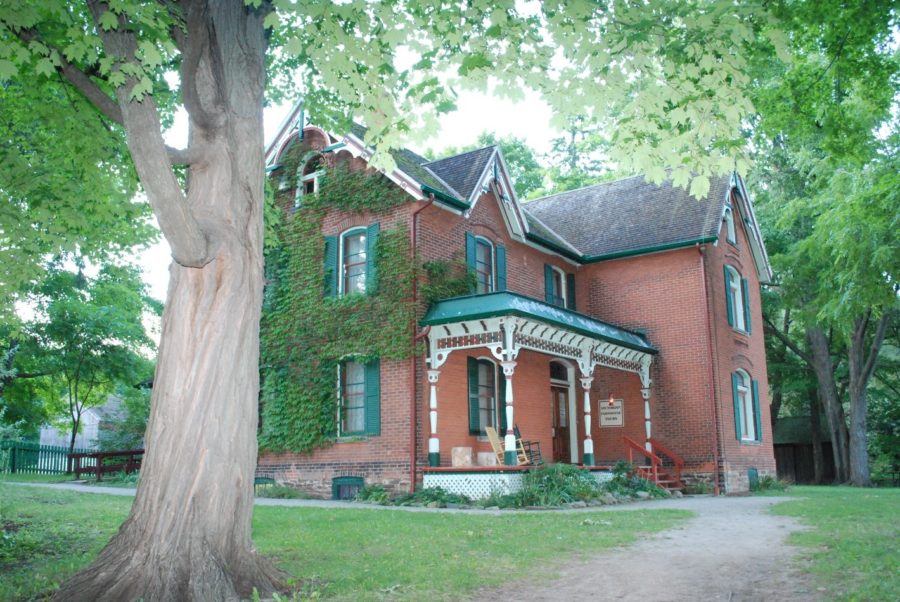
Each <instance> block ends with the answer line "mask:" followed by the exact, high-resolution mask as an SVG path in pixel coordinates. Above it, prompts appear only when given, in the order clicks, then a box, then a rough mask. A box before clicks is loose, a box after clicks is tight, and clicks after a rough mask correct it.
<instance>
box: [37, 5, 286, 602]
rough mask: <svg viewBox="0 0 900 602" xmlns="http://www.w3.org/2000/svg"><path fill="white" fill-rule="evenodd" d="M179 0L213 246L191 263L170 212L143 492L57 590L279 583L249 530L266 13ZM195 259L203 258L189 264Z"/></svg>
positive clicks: (198, 193)
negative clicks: (169, 256) (169, 259)
mask: <svg viewBox="0 0 900 602" xmlns="http://www.w3.org/2000/svg"><path fill="white" fill-rule="evenodd" d="M185 4H186V5H187V7H186V8H185V18H186V21H187V26H186V29H185V32H186V33H183V34H182V37H181V38H179V37H178V35H177V34H176V38H177V39H178V40H179V43H180V46H181V49H182V52H183V53H184V64H185V67H183V71H182V86H183V89H184V90H185V93H184V96H185V104H186V106H187V108H188V111H189V114H190V117H191V143H190V144H191V148H199V149H200V150H201V151H202V157H203V158H202V160H200V161H192V165H191V170H190V173H189V176H188V181H189V189H188V191H187V198H186V202H187V204H188V206H189V209H190V212H191V214H192V216H193V217H194V218H195V220H196V224H199V226H200V228H201V230H202V232H203V235H204V236H205V238H206V242H205V246H206V248H208V255H207V256H206V257H205V259H204V261H195V260H196V259H197V258H198V257H200V256H199V255H197V252H198V250H200V251H202V249H203V248H204V244H196V245H193V246H191V245H190V244H188V245H184V244H181V243H183V242H184V241H185V240H187V238H188V237H189V236H190V235H191V233H189V232H188V233H185V232H183V231H178V232H174V233H173V232H171V229H172V228H173V222H172V221H171V220H172V219H176V220H177V219H180V217H179V216H178V215H175V218H172V215H171V214H170V215H169V216H168V220H167V219H163V218H162V217H161V218H160V223H161V226H162V228H163V231H164V232H165V233H166V237H167V239H169V240H170V241H174V242H173V245H172V247H173V256H174V257H175V259H176V261H175V262H173V264H172V266H171V268H170V272H171V281H170V284H169V291H168V298H167V301H166V308H165V312H164V314H163V328H162V337H161V343H160V348H159V360H158V364H157V368H156V375H155V378H154V383H153V385H154V386H153V397H152V400H151V412H150V419H149V423H148V427H147V435H146V443H147V445H146V447H147V453H146V456H145V459H144V464H143V467H142V469H141V479H140V484H139V486H138V491H137V497H136V499H135V502H134V505H133V507H132V509H131V514H130V515H129V517H128V519H127V520H126V521H125V523H124V524H123V525H122V527H121V528H120V530H119V532H118V534H117V535H116V536H115V537H114V538H113V539H112V541H110V543H109V544H108V545H107V546H106V548H104V549H103V551H102V552H101V553H100V555H99V556H98V557H97V559H96V560H95V561H94V563H93V564H91V565H90V566H89V567H88V568H86V569H85V570H83V571H81V572H80V573H79V574H78V575H76V576H75V577H74V578H72V579H71V580H69V581H68V582H66V583H65V584H64V585H63V587H62V588H61V589H60V590H59V591H58V592H57V594H56V595H55V596H54V600H66V601H67V602H69V601H73V600H91V601H93V600H110V601H113V600H114V601H120V600H137V599H143V600H147V601H148V602H149V601H156V600H173V601H174V600H238V599H241V598H244V599H246V598H249V597H250V596H251V594H252V590H253V588H257V590H258V591H259V592H260V593H261V594H263V595H270V594H271V592H273V591H275V590H277V589H280V584H281V583H282V582H283V579H282V578H283V575H282V574H280V573H279V572H278V571H277V570H276V569H275V568H274V567H273V566H272V565H270V563H268V562H267V561H266V560H264V559H262V558H261V557H260V556H259V555H257V553H256V551H255V549H254V548H253V543H252V541H251V533H250V526H251V515H252V511H253V479H254V473H255V468H256V454H257V444H256V428H257V411H256V408H257V402H258V392H259V365H258V357H259V316H260V306H261V301H262V284H263V278H262V274H263V271H262V232H263V230H262V209H263V181H264V166H263V163H264V157H263V139H262V133H263V127H262V94H263V89H264V83H265V82H264V79H265V62H264V51H265V38H264V32H263V27H262V20H263V17H264V15H263V14H261V13H259V12H256V11H253V10H252V9H250V8H247V7H245V6H244V5H243V2H240V1H232V2H227V3H226V2H217V3H213V4H211V5H210V6H207V5H206V3H205V2H202V1H200V0H198V1H197V2H186V3H185ZM191 36H193V37H192V38H191ZM185 37H187V38H189V39H186V38H185ZM104 40H105V41H106V42H107V45H109V43H110V40H112V42H116V40H115V39H112V38H111V37H109V36H107V37H105V38H104ZM126 50H127V49H126ZM122 54H125V52H124V51H123V52H122ZM119 102H120V104H121V105H122V106H123V111H125V110H132V111H136V112H137V111H143V110H144V109H145V107H134V106H131V105H128V104H127V98H124V95H123V94H122V93H120V94H119ZM129 118H132V119H139V118H140V115H138V116H137V117H133V116H131V115H129V114H127V113H126V115H125V123H126V128H128V127H129V123H130V122H129ZM140 134H141V132H133V131H131V130H130V129H129V130H128V135H129V147H130V148H131V151H132V155H133V156H134V158H135V163H136V165H137V166H138V171H139V173H140V174H141V179H142V182H144V186H145V188H146V189H148V197H151V203H153V202H154V200H153V198H152V194H151V193H152V192H153V191H154V190H156V191H159V190H160V188H159V187H157V188H154V185H155V182H153V181H152V171H153V167H154V166H153V165H150V166H149V167H148V165H147V164H143V163H142V158H141V157H139V156H138V153H139V150H138V148H139V147H140V144H142V143H144V142H146V141H145V140H133V139H132V138H133V136H137V135H140ZM142 168H143V170H142ZM148 179H150V181H148ZM163 200H165V199H163ZM168 209H171V207H170V208H168ZM176 209H177V210H183V208H176ZM154 210H155V211H156V212H157V215H158V216H159V215H160V213H159V211H158V210H157V207H156V205H154ZM196 224H195V225H196ZM175 225H176V226H177V225H178V224H177V223H176V224H175ZM188 242H191V241H188ZM195 242H196V241H195ZM185 248H187V251H184V249H185ZM182 255H183V256H184V257H190V258H191V261H183V260H181V258H180V256H182ZM194 262H196V263H201V264H203V265H201V266H195V267H185V265H184V264H186V263H187V264H191V263H194Z"/></svg>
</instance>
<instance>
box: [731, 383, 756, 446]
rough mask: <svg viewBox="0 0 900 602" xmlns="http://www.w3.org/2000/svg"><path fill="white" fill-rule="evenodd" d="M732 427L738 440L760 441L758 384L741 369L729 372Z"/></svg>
mask: <svg viewBox="0 0 900 602" xmlns="http://www.w3.org/2000/svg"><path fill="white" fill-rule="evenodd" d="M731 392H732V397H733V399H734V427H735V435H736V436H737V439H738V441H762V424H761V422H760V408H759V384H758V382H757V381H755V380H751V378H750V375H749V374H747V373H746V372H744V371H743V370H738V371H736V372H733V373H732V374H731Z"/></svg>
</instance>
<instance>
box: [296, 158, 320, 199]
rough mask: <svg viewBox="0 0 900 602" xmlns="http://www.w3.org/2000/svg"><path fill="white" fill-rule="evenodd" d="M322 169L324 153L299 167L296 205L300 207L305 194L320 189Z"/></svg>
mask: <svg viewBox="0 0 900 602" xmlns="http://www.w3.org/2000/svg"><path fill="white" fill-rule="evenodd" d="M322 173H323V171H322V155H316V156H314V157H312V158H311V159H309V160H308V161H307V162H306V163H304V164H303V165H301V166H300V168H299V169H297V189H296V190H295V191H294V207H295V208H296V207H299V206H300V202H301V199H302V198H303V197H304V196H307V195H310V194H315V193H317V192H318V191H319V176H321V175H322Z"/></svg>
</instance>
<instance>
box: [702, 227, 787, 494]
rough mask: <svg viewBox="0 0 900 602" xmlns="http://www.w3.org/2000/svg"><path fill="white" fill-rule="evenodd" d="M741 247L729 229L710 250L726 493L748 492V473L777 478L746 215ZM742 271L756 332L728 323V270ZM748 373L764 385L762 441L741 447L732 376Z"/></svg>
mask: <svg viewBox="0 0 900 602" xmlns="http://www.w3.org/2000/svg"><path fill="white" fill-rule="evenodd" d="M735 230H736V234H737V236H736V238H737V241H736V244H732V243H729V242H727V240H726V235H725V228H724V226H723V227H722V231H721V233H720V234H721V239H720V240H719V244H718V245H717V246H712V245H706V249H705V250H706V257H705V260H706V270H707V280H708V283H709V298H710V309H711V311H710V317H711V327H712V330H713V338H714V340H715V341H716V343H717V344H716V346H715V349H714V352H713V365H714V367H715V381H716V386H717V398H718V400H719V416H720V419H721V423H722V437H721V445H722V447H723V450H724V455H723V465H724V471H725V476H726V490H728V491H740V490H746V489H747V469H748V468H750V467H755V468H756V469H757V470H758V471H759V473H760V475H763V474H771V475H772V476H774V475H775V460H774V451H773V449H772V429H771V424H772V423H771V414H770V408H769V385H768V376H767V372H766V355H765V342H764V340H763V328H762V310H761V305H760V294H759V277H758V274H757V272H756V267H755V264H754V262H753V257H752V255H751V252H750V243H749V240H748V238H747V232H746V230H745V227H744V223H743V216H740V215H738V214H737V213H736V214H735ZM726 264H728V265H731V266H733V267H734V268H736V269H737V270H738V271H739V272H740V273H741V276H743V277H744V278H747V280H748V284H749V286H748V290H749V297H750V315H751V317H750V323H751V333H750V334H749V335H748V334H746V333H743V332H741V331H738V330H735V329H734V328H732V327H731V326H729V324H728V315H727V307H726V302H725V276H724V265H726ZM739 368H741V369H743V370H745V371H746V372H747V373H748V374H749V375H750V377H751V378H753V379H755V380H757V381H758V382H759V402H760V419H761V420H760V423H761V427H762V441H761V442H760V443H755V442H746V441H745V442H741V441H738V439H737V436H736V433H735V419H734V404H733V400H732V390H731V374H732V373H733V372H734V371H735V370H737V369H739Z"/></svg>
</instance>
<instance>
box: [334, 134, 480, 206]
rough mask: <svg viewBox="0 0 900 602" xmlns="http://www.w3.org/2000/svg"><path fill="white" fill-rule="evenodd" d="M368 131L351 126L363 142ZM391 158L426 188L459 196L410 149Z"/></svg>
mask: <svg viewBox="0 0 900 602" xmlns="http://www.w3.org/2000/svg"><path fill="white" fill-rule="evenodd" d="M367 130H368V128H366V126H364V125H360V124H358V123H356V122H353V123H352V124H351V125H350V133H351V134H353V135H354V136H356V137H357V138H359V139H360V140H363V141H364V140H365V139H366V131H367ZM391 157H393V158H394V162H395V163H397V168H398V169H400V171H402V172H403V173H405V174H406V175H408V176H410V177H411V178H414V179H415V180H416V181H417V182H419V184H425V185H426V186H430V187H432V188H434V189H435V190H439V191H440V192H443V193H444V194H447V195H449V196H452V197H455V196H457V192H456V191H455V190H452V189H450V188H448V187H447V186H446V185H444V183H443V182H441V180H440V179H438V178H436V177H435V175H434V173H432V172H431V171H430V170H429V169H428V168H427V167H424V165H425V164H426V163H428V159H426V158H425V157H423V156H422V155H420V154H418V153H416V152H413V151H411V150H410V149H408V148H400V149H394V150H392V151H391ZM461 200H462V199H461Z"/></svg>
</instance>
